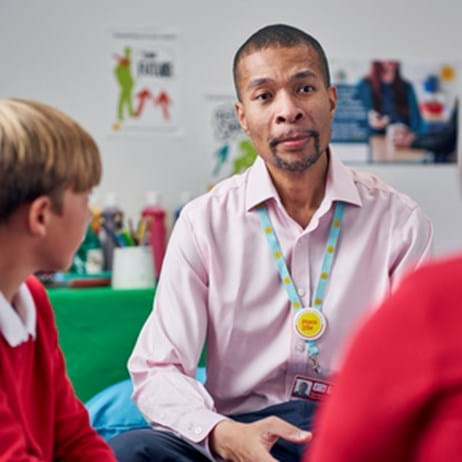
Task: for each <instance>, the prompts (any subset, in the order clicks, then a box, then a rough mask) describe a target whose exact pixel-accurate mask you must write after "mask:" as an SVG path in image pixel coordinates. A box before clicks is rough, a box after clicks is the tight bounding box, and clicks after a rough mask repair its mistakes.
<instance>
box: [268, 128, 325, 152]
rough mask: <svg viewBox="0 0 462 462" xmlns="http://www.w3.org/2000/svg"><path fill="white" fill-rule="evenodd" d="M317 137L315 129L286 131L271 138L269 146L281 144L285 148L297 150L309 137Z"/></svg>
mask: <svg viewBox="0 0 462 462" xmlns="http://www.w3.org/2000/svg"><path fill="white" fill-rule="evenodd" d="M317 137H319V133H318V132H317V131H316V130H306V131H303V132H292V133H286V134H284V135H281V136H278V137H275V138H272V139H271V141H270V147H271V148H273V149H274V148H275V147H276V146H277V145H278V144H282V145H283V146H284V147H285V148H287V149H290V150H292V149H293V150H297V149H301V148H303V147H304V146H305V145H306V144H307V143H308V140H309V139H310V138H317Z"/></svg>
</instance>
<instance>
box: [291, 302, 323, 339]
mask: <svg viewBox="0 0 462 462" xmlns="http://www.w3.org/2000/svg"><path fill="white" fill-rule="evenodd" d="M326 325H327V321H326V318H325V316H324V315H323V314H322V312H321V311H319V310H315V309H314V308H305V309H303V310H301V311H299V312H298V313H297V314H296V315H295V318H294V328H295V332H296V333H297V335H298V336H299V337H301V338H302V339H303V340H317V339H318V338H320V337H321V336H322V335H323V334H324V331H325V330H326Z"/></svg>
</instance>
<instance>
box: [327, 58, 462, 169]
mask: <svg viewBox="0 0 462 462" xmlns="http://www.w3.org/2000/svg"><path fill="white" fill-rule="evenodd" d="M331 72H332V80H333V84H334V85H335V86H336V88H337V97H338V102H337V111H336V114H335V118H334V123H333V128H332V143H333V147H334V149H335V152H336V153H337V154H338V155H339V157H340V158H341V159H342V160H344V161H345V162H353V163H356V162H367V163H417V164H419V163H421V164H423V163H452V162H456V161H457V152H456V150H457V127H458V122H457V119H458V100H457V96H458V85H459V83H460V82H459V81H458V72H457V66H456V65H455V64H454V63H428V62H427V63H422V62H421V63H415V62H408V61H398V60H371V61H345V60H343V61H342V60H334V61H332V63H331Z"/></svg>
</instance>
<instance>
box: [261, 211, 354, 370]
mask: <svg viewBox="0 0 462 462" xmlns="http://www.w3.org/2000/svg"><path fill="white" fill-rule="evenodd" d="M256 210H257V213H258V215H259V217H260V222H261V225H262V228H263V231H264V233H265V236H266V239H267V241H268V245H269V247H270V250H271V254H272V255H273V259H274V262H275V263H276V267H277V269H278V272H279V276H280V278H281V281H282V284H283V286H284V288H285V290H286V292H287V295H288V296H289V300H290V303H291V305H292V307H293V308H294V309H295V310H299V309H300V308H303V303H302V301H301V299H300V297H299V296H298V293H297V290H296V288H295V285H294V283H293V280H292V277H291V275H290V273H289V270H288V269H287V265H286V262H285V260H284V256H283V254H282V249H281V245H280V244H279V241H278V238H277V236H276V233H275V231H274V228H273V225H272V223H271V219H270V217H269V214H268V210H267V209H266V206H264V205H262V206H260V207H257V209H256ZM344 211H345V204H344V203H343V202H336V204H335V210H334V215H333V217H332V223H331V225H330V231H329V237H328V239H327V244H326V249H325V252H324V259H323V262H322V267H321V274H320V276H319V281H318V285H317V288H316V291H315V294H314V297H313V303H312V306H313V308H315V309H317V310H319V311H320V312H322V306H323V303H324V299H325V295H326V291H327V285H328V282H329V279H330V275H331V271H332V267H333V263H334V255H335V251H336V248H337V243H338V238H339V236H340V229H341V224H342V219H343V212H344ZM306 343H307V345H308V355H309V357H310V359H311V360H312V361H313V364H314V365H315V368H317V369H319V365H318V363H317V357H318V356H319V347H318V345H317V343H316V341H313V340H306Z"/></svg>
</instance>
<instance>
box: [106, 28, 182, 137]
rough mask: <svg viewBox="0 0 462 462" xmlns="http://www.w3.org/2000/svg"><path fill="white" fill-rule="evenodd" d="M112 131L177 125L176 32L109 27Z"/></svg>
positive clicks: (169, 128)
mask: <svg viewBox="0 0 462 462" xmlns="http://www.w3.org/2000/svg"><path fill="white" fill-rule="evenodd" d="M111 48H112V49H111V53H110V70H109V74H110V76H111V102H112V114H113V119H112V121H111V129H112V133H140V132H151V131H158V130H172V129H175V128H177V124H178V113H179V98H180V97H179V73H180V70H179V40H178V34H177V33H173V32H162V31H158V30H150V29H132V30H127V29H124V30H111Z"/></svg>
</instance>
